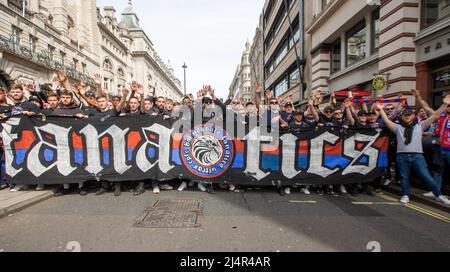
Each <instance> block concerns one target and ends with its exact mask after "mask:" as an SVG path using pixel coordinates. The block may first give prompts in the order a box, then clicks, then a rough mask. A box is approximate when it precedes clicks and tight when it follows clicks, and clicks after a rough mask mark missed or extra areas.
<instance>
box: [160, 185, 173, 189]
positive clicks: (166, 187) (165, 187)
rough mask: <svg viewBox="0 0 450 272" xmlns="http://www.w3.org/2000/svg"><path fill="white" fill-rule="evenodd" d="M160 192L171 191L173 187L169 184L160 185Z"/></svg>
mask: <svg viewBox="0 0 450 272" xmlns="http://www.w3.org/2000/svg"><path fill="white" fill-rule="evenodd" d="M161 190H166V191H171V190H173V187H172V186H170V185H169V184H163V185H161Z"/></svg>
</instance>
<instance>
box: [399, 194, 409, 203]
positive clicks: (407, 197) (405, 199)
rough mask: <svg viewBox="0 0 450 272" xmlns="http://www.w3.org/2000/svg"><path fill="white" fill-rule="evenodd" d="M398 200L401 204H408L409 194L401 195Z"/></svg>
mask: <svg viewBox="0 0 450 272" xmlns="http://www.w3.org/2000/svg"><path fill="white" fill-rule="evenodd" d="M400 202H401V203H403V204H408V203H409V196H406V195H405V196H402V199H400Z"/></svg>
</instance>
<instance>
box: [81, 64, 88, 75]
mask: <svg viewBox="0 0 450 272" xmlns="http://www.w3.org/2000/svg"><path fill="white" fill-rule="evenodd" d="M81 68H82V70H83V75H85V74H86V72H87V65H86V63H82V64H81Z"/></svg>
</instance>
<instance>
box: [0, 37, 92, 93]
mask: <svg viewBox="0 0 450 272" xmlns="http://www.w3.org/2000/svg"><path fill="white" fill-rule="evenodd" d="M0 51H4V52H9V53H11V54H14V55H16V56H18V57H20V58H23V59H26V60H28V61H32V62H34V63H36V64H38V65H42V66H44V67H46V68H48V69H50V70H55V71H57V70H65V71H66V73H67V75H68V76H69V77H70V78H72V79H75V80H84V81H86V82H87V83H88V84H89V85H95V81H94V79H93V78H92V77H90V76H88V75H85V74H83V73H82V72H81V71H78V70H76V69H74V68H73V67H68V66H65V65H64V64H63V63H62V62H59V61H55V60H53V59H52V58H50V54H49V53H48V52H47V51H45V50H43V51H42V52H41V53H37V52H33V51H32V50H31V49H30V48H28V47H25V46H21V45H19V44H16V42H15V40H14V38H13V37H10V38H7V37H4V36H2V35H0Z"/></svg>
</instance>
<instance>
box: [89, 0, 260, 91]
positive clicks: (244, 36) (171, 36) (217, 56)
mask: <svg viewBox="0 0 450 272" xmlns="http://www.w3.org/2000/svg"><path fill="white" fill-rule="evenodd" d="M132 2H133V7H134V10H135V11H136V13H137V15H138V17H139V20H140V22H139V23H140V25H141V27H142V28H143V29H144V31H145V32H146V33H147V35H148V36H149V38H150V40H151V41H152V43H153V44H154V47H155V50H156V51H157V52H158V54H159V55H160V57H161V58H162V59H163V60H164V61H165V62H166V64H167V63H168V60H170V64H171V66H172V67H173V68H174V70H175V75H176V76H177V77H178V79H179V80H180V81H181V82H182V84H183V69H182V68H181V67H182V66H183V63H184V62H186V65H187V66H188V68H187V70H186V71H187V72H186V73H187V75H186V79H187V84H186V85H187V92H191V93H194V94H196V93H197V91H198V90H199V89H201V87H202V86H203V85H204V84H208V85H211V86H213V88H214V89H215V90H216V93H217V96H219V97H226V96H227V95H228V92H229V87H230V85H231V81H232V79H233V76H234V73H235V71H236V67H237V65H238V64H239V63H240V59H241V56H242V52H243V51H244V48H245V43H246V41H247V40H249V41H250V42H252V41H253V36H254V34H255V30H256V27H257V26H258V22H259V16H260V14H261V12H262V8H263V5H264V0H226V1H224V0H133V1H132ZM127 5H128V0H98V1H97V6H98V7H103V6H114V8H115V9H116V13H117V17H118V20H120V17H121V15H120V14H121V13H122V11H123V10H124V8H125V7H126V6H127ZM182 91H183V89H182Z"/></svg>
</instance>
